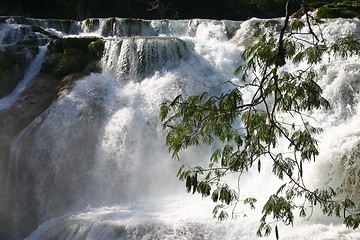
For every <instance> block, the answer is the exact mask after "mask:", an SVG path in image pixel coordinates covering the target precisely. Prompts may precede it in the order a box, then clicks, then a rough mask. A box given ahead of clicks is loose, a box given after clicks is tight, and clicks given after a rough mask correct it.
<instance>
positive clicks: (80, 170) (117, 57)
mask: <svg viewBox="0 0 360 240" xmlns="http://www.w3.org/2000/svg"><path fill="white" fill-rule="evenodd" d="M118 21H120V22H124V21H123V20H119V19H118ZM254 21H258V20H256V19H252V20H249V21H246V22H244V23H240V22H237V23H233V24H234V25H236V24H238V25H239V26H240V29H239V30H238V31H237V33H236V36H235V37H234V38H233V39H231V41H229V39H228V35H227V34H226V32H225V23H226V22H218V21H208V20H191V21H149V22H148V23H149V24H147V25H146V27H144V26H143V27H142V28H141V29H140V30H139V29H137V30H136V31H135V30H133V31H129V29H128V28H124V26H123V25H116V26H113V31H112V33H116V34H118V35H120V36H114V34H113V35H112V34H106V35H107V36H109V37H107V38H106V50H105V53H106V54H105V55H104V57H103V59H102V66H103V73H101V74H91V75H90V76H87V77H85V78H84V79H82V80H80V81H78V82H77V83H76V85H75V86H74V88H73V89H72V90H71V92H70V93H69V94H67V95H65V96H63V97H61V98H60V99H59V100H58V101H57V102H56V103H54V104H53V105H52V106H51V107H50V108H49V109H48V110H47V111H46V112H44V113H43V114H42V115H41V116H40V117H39V118H37V119H36V120H35V121H34V122H33V123H32V124H30V125H29V126H28V127H27V128H26V129H25V130H24V131H23V132H22V133H21V135H20V138H18V139H17V140H16V142H14V144H16V146H14V145H13V148H14V154H13V156H12V159H11V161H12V162H13V163H14V164H15V166H16V167H17V178H18V179H16V181H17V187H18V188H19V189H18V190H17V194H18V195H17V196H18V197H17V198H16V201H17V202H16V204H15V205H16V207H15V210H14V219H13V221H14V224H15V226H17V227H18V229H21V228H22V227H23V226H25V225H26V224H29V222H31V221H32V218H33V216H36V217H37V218H38V222H39V223H41V225H40V226H39V228H38V229H37V230H35V231H34V232H33V233H32V234H31V235H30V236H28V237H27V238H26V239H28V240H38V239H69V240H70V239H106V240H107V239H256V235H255V233H256V230H257V227H258V223H259V219H260V216H261V215H260V213H259V210H261V209H260V208H261V204H257V210H256V211H250V210H249V209H248V208H247V207H244V206H239V208H238V209H236V213H237V215H238V217H237V218H236V219H232V220H229V221H227V222H223V223H220V222H218V221H217V220H213V219H212V214H211V211H212V208H213V207H214V204H213V203H212V201H211V199H202V198H201V197H200V196H197V195H195V196H193V195H191V194H187V193H185V187H184V184H183V183H180V182H178V180H177V179H176V172H177V169H178V167H179V166H180V165H182V164H183V163H186V162H190V163H192V164H194V162H196V164H200V163H201V162H205V163H206V161H207V158H208V157H209V154H210V152H211V149H208V148H191V149H188V150H186V151H185V152H183V153H182V155H181V157H182V161H183V162H177V161H175V160H171V157H170V154H169V153H168V151H167V148H166V146H165V132H164V130H163V129H162V126H161V123H160V121H159V117H158V112H159V104H160V103H161V102H163V101H165V100H171V99H173V98H174V97H175V96H177V95H178V94H180V93H182V94H185V95H192V94H198V93H201V92H203V91H209V92H210V93H211V94H219V93H221V92H222V91H225V90H226V89H228V88H230V87H231V86H230V85H229V84H228V85H222V87H218V88H214V87H215V86H218V85H219V84H220V83H222V82H223V81H224V80H232V81H233V82H235V83H236V82H237V81H238V79H237V78H236V77H235V76H233V74H232V72H233V70H234V69H235V68H236V67H237V66H238V65H239V64H240V54H241V51H242V50H243V48H244V45H247V44H248V43H251V42H252V41H253V39H251V37H250V35H251V31H252V30H251V28H249V25H250V24H251V23H253V22H254ZM105 22H106V20H103V19H101V20H100V23H99V26H100V27H99V28H98V29H97V28H96V29H94V30H92V31H90V30H89V29H88V27H87V26H86V24H85V23H84V22H83V23H78V26H80V27H81V28H82V29H84V30H83V32H82V31H80V32H79V33H78V34H77V35H100V34H103V33H104V30H103V29H102V28H101V26H104V25H105ZM43 26H45V25H43ZM323 28H324V29H323V34H324V36H325V38H326V39H329V41H332V40H333V39H334V37H337V36H342V35H343V34H346V33H347V32H348V31H352V32H354V33H359V32H358V31H359V29H360V21H359V20H351V21H347V20H331V21H329V22H327V23H326V24H324V25H323ZM134 32H140V33H141V34H140V35H142V36H152V35H154V36H160V38H156V39H155V38H153V37H150V38H149V37H145V38H140V37H137V38H133V37H132V38H125V39H124V38H123V37H124V36H128V35H132V33H134ZM71 34H73V33H71ZM64 35H66V34H64ZM121 40H123V41H125V42H126V41H127V42H126V44H125V45H124V44H123V45H121V47H119V45H117V44H116V43H117V42H119V41H121ZM163 41H164V42H165V43H166V44H163ZM159 42H160V43H159ZM183 43H186V44H185V45H184V44H183ZM143 44H149V45H150V46H152V47H148V48H147V47H146V46H149V45H146V46H145V45H143ZM179 44H180V46H183V48H181V50H180V52H179V51H175V50H174V49H177V47H179ZM126 46H128V47H126ZM143 46H145V47H143ZM184 46H186V47H184ZM144 49H145V50H144ZM140 51H146V53H147V55H146V54H145V55H144V54H141V55H137V54H136V53H139V52H140ZM151 51H153V52H151ZM175 53H176V54H175ZM169 55H170V56H169ZM140 56H147V58H148V59H149V60H147V61H148V62H147V61H145V64H146V65H145V68H144V67H141V66H140V67H138V65H139V63H140V62H141V61H142V60H141V59H139V58H140ZM164 58H166V59H169V61H164ZM124 59H125V60H124ZM124 62H125V63H124ZM129 65H130V66H131V68H130V70H126V69H127V66H129ZM134 65H135V66H134ZM291 67H292V66H289V68H291ZM325 67H326V68H325ZM318 68H319V73H321V74H320V76H321V77H320V79H319V83H320V84H321V86H322V87H323V89H324V96H325V97H326V98H327V99H328V100H329V101H330V103H331V106H332V108H331V110H327V111H325V110H318V111H314V112H313V113H311V114H312V117H313V118H314V119H315V121H314V124H315V125H318V126H321V127H323V128H324V132H323V133H322V134H320V135H319V136H318V138H319V140H320V143H321V144H320V150H321V155H320V157H319V159H318V161H317V163H315V164H311V165H309V167H308V168H307V171H306V173H307V176H306V177H307V181H308V182H309V185H310V186H314V187H316V186H320V185H323V184H331V185H332V186H334V185H335V187H340V188H341V183H342V181H343V179H344V176H345V175H346V174H345V173H347V172H351V171H350V170H349V168H351V167H354V166H350V165H349V166H341V165H342V163H341V157H342V156H343V155H344V154H350V155H351V151H352V149H353V148H356V147H357V145H358V144H359V142H360V124H359V119H360V103H359V99H360V98H359V97H360V96H359V94H360V63H359V56H354V57H352V58H349V59H347V60H345V61H341V62H339V61H337V60H331V61H330V62H329V61H328V59H324V62H323V63H322V64H321V66H318ZM142 69H145V71H141V70H142ZM321 69H325V70H321ZM247 94H250V93H244V95H245V97H246V95H247ZM355 150H356V149H355ZM357 151H359V150H358V149H357ZM15 153H16V154H15ZM356 164H358V165H357V166H359V159H357V163H355V165H356ZM21 166H26V167H25V170H23V169H21ZM343 168H345V170H343ZM346 169H347V170H346ZM25 173H26V174H29V175H30V176H31V178H30V180H27V179H26V178H22V177H21V175H23V174H25ZM271 175H272V174H271V173H270V172H266V166H265V168H264V170H263V171H262V173H261V174H258V173H257V172H256V171H254V172H250V173H249V174H247V175H245V176H243V177H242V178H241V181H242V182H241V194H242V195H241V198H242V199H244V198H246V197H249V196H257V197H258V198H259V201H260V203H261V202H263V201H265V200H266V199H267V198H268V196H269V194H271V193H272V191H274V189H277V187H279V182H278V181H277V180H276V179H273V177H272V176H271ZM354 177H356V175H355V176H354ZM354 177H353V178H354ZM357 177H359V176H357ZM24 179H25V180H24ZM27 181H28V182H27ZM356 181H357V182H358V181H359V180H358V179H357V180H356ZM24 183H25V184H27V186H23V185H24ZM351 186H355V187H356V186H358V185H351ZM355 192H356V191H355ZM28 196H31V197H28ZM35 203H36V204H35ZM245 214H246V215H247V217H245V216H244V215H245ZM340 223H341V219H328V218H326V217H324V216H322V215H321V214H318V213H315V214H314V216H313V218H312V219H311V220H309V221H306V222H303V221H302V219H298V221H297V222H296V224H295V225H294V227H289V226H279V230H280V237H281V239H323V240H325V239H326V240H330V239H331V240H335V239H360V231H359V230H356V231H353V230H349V229H346V227H345V226H343V225H341V224H340ZM14 236H15V237H16V233H14ZM274 238H275V236H273V235H272V236H270V239H274Z"/></svg>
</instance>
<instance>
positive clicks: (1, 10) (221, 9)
mask: <svg viewBox="0 0 360 240" xmlns="http://www.w3.org/2000/svg"><path fill="white" fill-rule="evenodd" d="M283 2H284V1H283V0H226V1H222V0H196V1H193V0H181V1H180V0H137V1H125V0H120V1H119V0H117V1H115V0H93V1H84V0H53V1H45V0H33V1H27V0H3V1H1V3H0V15H13V16H14V15H19V16H27V17H35V18H60V19H65V18H66V19H77V20H83V19H85V18H94V17H114V16H116V17H122V18H145V19H159V18H171V19H189V18H210V19H233V20H246V19H248V18H250V17H259V18H272V17H279V16H283V15H284V14H285V12H284V9H283V7H282V4H283ZM307 2H308V3H309V4H310V6H311V7H312V8H319V7H321V6H325V5H327V4H330V5H331V6H330V5H329V6H328V7H326V9H323V10H322V11H323V13H324V12H326V15H327V16H329V17H335V16H337V17H349V16H350V17H353V16H354V15H353V13H356V14H357V16H359V7H358V6H359V5H358V3H359V1H357V0H352V1H349V0H308V1H307ZM337 3H344V4H345V5H346V6H343V5H342V6H336V4H337ZM299 8H300V5H299V3H298V1H292V3H291V5H290V11H291V12H292V13H293V12H295V11H297V10H298V9H299ZM334 8H336V9H337V10H336V9H335V10H334ZM340 8H341V9H340ZM356 9H357V10H356ZM323 13H322V14H323ZM322 16H324V15H322ZM0 22H1V19H0Z"/></svg>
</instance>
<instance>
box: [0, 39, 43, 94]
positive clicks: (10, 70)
mask: <svg viewBox="0 0 360 240" xmlns="http://www.w3.org/2000/svg"><path fill="white" fill-rule="evenodd" d="M38 51H39V48H38V47H37V46H9V47H6V48H4V49H2V50H1V49H0V98H2V97H4V96H6V95H8V94H10V93H11V92H12V91H13V90H14V88H15V87H16V85H17V84H18V82H19V81H20V80H21V79H23V78H24V75H25V71H26V69H27V67H28V66H29V63H30V62H31V61H32V60H33V59H34V57H35V56H36V54H37V53H38Z"/></svg>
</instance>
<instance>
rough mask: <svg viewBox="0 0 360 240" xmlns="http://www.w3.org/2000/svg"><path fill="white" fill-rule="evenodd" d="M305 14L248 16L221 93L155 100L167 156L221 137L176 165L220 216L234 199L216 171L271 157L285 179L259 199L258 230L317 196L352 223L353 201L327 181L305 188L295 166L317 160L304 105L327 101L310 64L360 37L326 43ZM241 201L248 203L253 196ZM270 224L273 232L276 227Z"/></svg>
mask: <svg viewBox="0 0 360 240" xmlns="http://www.w3.org/2000/svg"><path fill="white" fill-rule="evenodd" d="M310 21H311V19H310V17H309V16H308V15H307V18H306V20H305V21H301V20H294V21H290V19H289V15H287V16H286V18H285V20H284V22H279V21H275V20H270V21H267V22H259V23H257V24H255V25H254V28H255V29H256V30H257V31H256V33H255V36H256V37H258V41H257V42H256V43H255V44H254V45H253V46H251V47H249V48H248V49H246V50H245V51H244V53H243V56H242V57H243V59H244V60H245V62H246V64H245V65H244V66H240V67H238V68H237V69H236V70H235V74H239V75H240V74H241V78H242V81H243V82H242V83H241V84H239V85H235V84H233V88H232V90H230V91H228V92H226V93H223V94H222V95H220V96H211V95H209V94H208V93H206V92H205V93H202V94H200V95H195V96H190V97H188V98H184V97H183V96H182V95H179V96H177V97H176V98H175V99H174V100H173V101H172V102H165V103H163V104H162V105H161V110H160V117H161V119H162V121H163V124H164V127H165V128H167V129H168V130H169V132H168V134H167V137H166V143H167V145H168V146H169V150H170V152H172V154H173V155H172V156H173V157H174V158H178V159H179V155H178V154H179V152H180V151H181V150H183V149H186V148H188V147H189V146H193V145H195V146H198V145H200V144H206V145H212V144H214V143H215V142H221V143H223V144H222V147H219V148H217V149H216V150H215V151H214V152H213V154H212V156H211V157H210V159H209V165H208V167H206V168H204V167H201V166H196V167H185V166H183V167H181V168H180V169H179V172H178V177H179V179H180V180H183V181H185V182H186V188H187V191H188V192H192V193H195V192H197V193H200V194H202V196H204V197H208V196H210V197H211V199H212V200H213V201H214V202H217V203H219V202H220V204H218V205H216V207H215V208H214V211H213V214H214V217H217V218H218V219H220V220H224V219H226V218H228V214H227V213H226V208H227V207H229V206H236V205H237V204H238V202H239V201H240V198H239V193H238V191H236V190H234V189H232V188H231V187H230V186H228V185H227V184H226V183H225V181H224V179H223V178H224V177H225V176H226V175H227V174H229V173H235V174H238V175H239V176H241V175H242V174H243V173H244V172H247V171H249V169H251V168H253V167H256V168H257V169H258V171H259V172H260V171H261V162H262V161H264V159H265V158H266V159H271V160H272V173H273V174H274V175H275V176H277V177H278V178H279V179H281V180H283V182H284V184H283V185H282V186H281V187H280V188H279V189H278V191H277V192H276V193H274V194H273V195H271V196H270V197H269V199H268V201H267V202H266V204H265V205H264V206H263V210H262V214H263V216H262V218H261V220H260V226H259V229H258V232H257V234H258V235H259V236H267V235H269V234H270V233H271V230H272V226H271V224H270V223H269V222H268V219H269V218H270V217H271V218H272V219H273V220H275V222H277V221H282V222H283V223H285V224H287V225H289V224H292V223H293V222H294V219H295V213H296V212H298V213H299V216H300V217H303V218H305V217H308V216H309V215H310V216H311V213H312V210H313V208H314V206H315V205H317V204H318V206H319V207H320V208H321V210H322V211H323V213H324V214H325V215H328V216H332V215H335V216H338V217H340V216H341V213H343V217H344V219H345V220H344V223H345V224H346V225H347V226H348V227H351V228H354V229H355V228H358V227H359V222H360V214H359V213H354V212H353V209H354V207H355V205H354V203H353V202H352V201H351V200H349V199H345V200H336V198H335V197H336V193H335V191H334V190H333V189H332V188H325V189H321V188H319V189H315V190H310V189H308V188H307V187H306V186H305V184H304V181H303V167H302V166H303V163H304V162H311V161H315V160H316V157H317V156H318V154H319V151H318V145H317V140H316V138H315V136H316V134H317V133H319V132H320V131H321V129H318V128H315V127H313V126H311V125H310V123H309V122H308V121H307V117H306V114H305V113H306V112H307V111H311V110H313V109H318V108H329V103H328V101H327V100H326V99H324V98H323V97H322V89H321V88H320V86H319V85H318V84H317V83H316V79H317V74H316V71H315V70H314V65H315V64H317V63H319V62H320V61H322V59H323V58H324V57H325V56H331V55H334V56H335V57H347V56H348V55H351V54H359V50H360V41H359V39H358V38H357V37H356V36H353V35H349V36H346V37H344V38H341V39H338V40H337V41H336V42H335V43H327V42H326V40H325V39H319V37H318V36H317V35H315V34H314V32H313V30H312V25H311V24H310ZM313 24H315V22H314V23H313ZM303 36H307V37H306V38H304V37H303ZM309 39H310V40H309ZM300 63H306V64H303V65H302V66H305V67H300V66H298V70H297V71H295V72H289V71H287V70H286V68H284V65H285V64H295V65H299V64H300ZM243 91H253V96H252V98H251V99H250V100H247V101H245V100H244V99H243V97H242V92H243ZM286 114H287V115H290V116H294V117H295V116H297V117H298V118H299V119H301V121H302V123H301V124H295V123H292V122H283V119H282V118H281V116H283V115H286ZM239 123H241V124H240V127H238V126H239ZM280 139H285V140H286V141H287V142H288V149H289V151H290V152H291V154H289V153H281V152H278V150H277V149H276V147H277V146H278V143H279V140H280ZM296 199H301V200H302V201H295V200H296ZM243 202H244V204H249V205H250V207H251V208H255V205H254V204H255V202H256V199H254V198H247V199H245V200H244V201H243ZM295 202H296V203H295ZM298 202H301V204H298ZM275 232H276V236H277V237H278V234H279V233H278V231H277V227H276V228H275Z"/></svg>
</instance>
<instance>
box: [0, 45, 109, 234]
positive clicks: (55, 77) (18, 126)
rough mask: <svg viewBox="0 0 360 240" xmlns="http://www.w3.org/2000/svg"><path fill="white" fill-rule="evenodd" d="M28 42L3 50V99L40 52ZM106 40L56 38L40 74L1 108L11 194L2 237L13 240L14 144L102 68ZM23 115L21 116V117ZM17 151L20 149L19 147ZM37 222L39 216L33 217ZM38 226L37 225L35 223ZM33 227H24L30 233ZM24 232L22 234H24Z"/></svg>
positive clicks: (0, 183) (4, 182)
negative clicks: (65, 94) (75, 85)
mask: <svg viewBox="0 0 360 240" xmlns="http://www.w3.org/2000/svg"><path fill="white" fill-rule="evenodd" d="M29 43H30V45H27V44H24V42H22V45H11V46H6V47H3V49H2V50H1V52H0V98H1V97H4V96H6V95H8V94H10V93H11V92H12V91H13V90H14V88H15V87H16V85H17V84H18V83H19V81H20V80H22V79H23V78H24V75H25V72H26V70H27V68H28V65H29V62H31V61H32V60H33V59H34V57H35V56H36V54H37V53H38V51H39V47H38V46H34V45H31V44H32V43H31V42H29ZM103 49H104V43H103V41H102V40H101V39H99V38H68V39H61V38H60V39H53V40H52V42H51V43H50V44H49V47H48V55H47V56H46V58H45V61H44V63H43V66H42V68H41V70H40V73H39V74H38V75H37V76H35V78H34V79H33V80H32V81H31V82H29V84H28V85H27V87H26V89H24V91H22V92H21V93H20V95H19V97H18V98H17V100H16V101H15V102H13V103H12V104H11V106H10V107H8V108H5V109H3V110H1V111H0V132H1V134H0V152H1V156H0V171H2V173H1V174H0V188H1V189H5V195H6V196H7V197H4V198H0V225H1V226H2V227H1V230H0V239H11V236H10V233H11V232H12V230H11V229H12V224H13V223H12V222H10V221H9V220H8V219H11V214H12V208H13V207H12V205H13V204H14V200H15V199H14V198H15V194H14V191H15V190H14V188H15V184H14V182H13V179H16V176H14V174H15V171H14V169H13V165H11V164H10V163H9V158H10V153H11V151H14V150H11V143H12V142H13V140H14V138H15V136H17V135H18V134H19V133H20V132H21V131H22V130H23V129H24V128H26V127H27V126H28V125H29V124H30V123H31V122H32V121H34V119H36V118H37V117H38V116H40V115H41V114H42V113H43V112H44V111H45V110H46V109H47V108H48V107H49V106H50V105H51V104H52V102H53V101H55V100H56V99H57V98H58V97H59V96H60V95H61V94H62V92H63V91H65V90H66V89H68V88H69V87H71V85H72V83H73V82H74V81H76V80H78V79H80V78H82V77H84V76H85V75H87V74H89V73H91V72H96V71H99V67H98V60H99V59H100V58H101V55H102V51H103ZM19 116H21V117H19ZM15 151H16V149H15ZM33 222H34V224H36V222H37V221H36V216H34V219H33ZM33 227H35V226H33ZM28 231H29V229H24V232H26V233H27V234H28ZM20 234H21V233H20Z"/></svg>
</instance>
